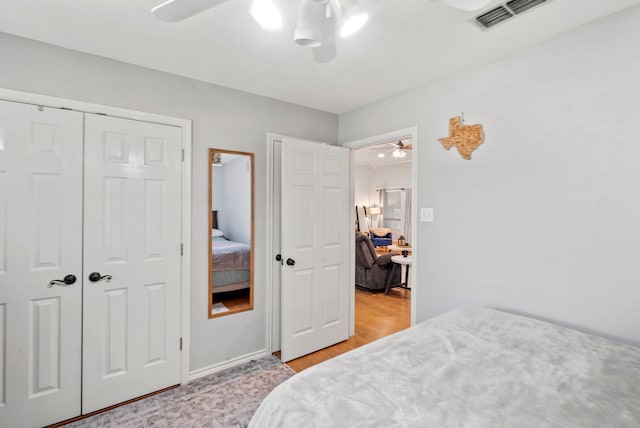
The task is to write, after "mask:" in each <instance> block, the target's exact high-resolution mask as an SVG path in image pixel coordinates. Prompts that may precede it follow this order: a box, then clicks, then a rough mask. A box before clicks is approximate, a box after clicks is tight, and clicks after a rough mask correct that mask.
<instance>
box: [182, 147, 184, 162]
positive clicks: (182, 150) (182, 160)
mask: <svg viewBox="0 0 640 428" xmlns="http://www.w3.org/2000/svg"><path fill="white" fill-rule="evenodd" d="M182 162H184V149H182Z"/></svg>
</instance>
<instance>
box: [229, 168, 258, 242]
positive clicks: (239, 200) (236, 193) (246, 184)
mask: <svg viewBox="0 0 640 428" xmlns="http://www.w3.org/2000/svg"><path fill="white" fill-rule="evenodd" d="M250 167H251V159H250V158H249V156H240V157H238V158H236V159H234V160H232V161H230V162H226V163H225V164H224V167H223V169H224V175H225V180H224V182H225V189H224V190H225V216H226V217H227V220H226V223H225V225H226V226H225V228H226V229H225V231H224V233H225V236H226V237H227V238H229V239H230V240H232V241H236V242H242V243H243V244H251V168H250Z"/></svg>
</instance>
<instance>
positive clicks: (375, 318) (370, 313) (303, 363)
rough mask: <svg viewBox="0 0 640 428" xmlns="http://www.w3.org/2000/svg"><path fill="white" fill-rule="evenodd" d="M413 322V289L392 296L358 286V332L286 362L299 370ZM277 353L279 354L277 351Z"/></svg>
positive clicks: (399, 290) (395, 290)
mask: <svg viewBox="0 0 640 428" xmlns="http://www.w3.org/2000/svg"><path fill="white" fill-rule="evenodd" d="M410 325H411V291H409V290H404V289H397V288H395V289H392V290H391V291H389V295H387V296H385V295H384V293H369V292H366V291H362V290H358V289H356V325H355V335H354V336H352V337H350V338H349V339H348V340H345V341H344V342H340V343H338V344H335V345H333V346H330V347H328V348H324V349H321V350H319V351H316V352H314V353H312V354H309V355H305V356H304V357H300V358H297V359H295V360H291V361H289V362H288V363H287V365H288V366H289V367H291V368H292V369H293V370H295V371H296V372H300V371H302V370H304V369H306V368H308V367H311V366H313V365H316V364H319V363H321V362H323V361H325V360H328V359H330V358H333V357H335V356H337V355H340V354H343V353H345V352H347V351H350V350H352V349H355V348H357V347H359V346H362V345H365V344H367V343H369V342H373V341H374V340H376V339H380V338H381V337H385V336H388V335H390V334H392V333H395V332H398V331H400V330H404V329H405V328H407V327H409V326H410ZM274 355H276V356H277V357H280V353H279V352H277V353H275V354H274Z"/></svg>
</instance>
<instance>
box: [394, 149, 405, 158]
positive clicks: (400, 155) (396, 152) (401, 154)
mask: <svg viewBox="0 0 640 428" xmlns="http://www.w3.org/2000/svg"><path fill="white" fill-rule="evenodd" d="M391 156H393V157H394V158H406V157H407V151H406V150H405V149H395V150H394V151H393V152H392V153H391Z"/></svg>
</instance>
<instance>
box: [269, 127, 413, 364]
mask: <svg viewBox="0 0 640 428" xmlns="http://www.w3.org/2000/svg"><path fill="white" fill-rule="evenodd" d="M282 138H285V137H283V136H280V135H276V134H269V135H268V137H267V142H268V174H267V177H268V180H269V182H268V185H267V188H268V192H269V194H268V195H267V200H268V201H269V202H268V207H267V218H266V220H267V221H266V223H267V225H269V226H268V228H269V230H268V239H267V241H268V248H269V251H268V254H267V257H268V259H267V266H268V268H267V270H268V278H269V282H270V284H271V287H270V288H268V298H267V314H268V316H269V317H270V319H268V322H267V325H266V335H267V350H268V351H269V352H276V351H279V350H280V330H281V322H280V316H281V315H280V298H281V296H280V287H279V284H280V276H281V272H280V267H279V265H278V263H275V262H274V260H277V256H278V254H279V246H280V242H279V237H280V220H279V219H280V212H279V209H280V208H279V206H280V203H279V199H278V198H279V197H280V194H279V188H280V186H281V183H280V164H279V162H280V145H279V142H280V141H282ZM401 138H409V139H410V140H411V142H412V144H413V162H411V166H410V170H411V186H410V188H409V190H408V191H409V194H410V197H411V200H414V201H415V199H416V198H415V196H416V193H417V156H416V152H417V150H416V149H417V146H416V143H417V127H412V128H406V129H401V130H398V131H393V132H390V133H386V134H381V135H375V136H372V137H368V138H365V139H362V140H358V141H353V142H349V143H347V144H344V145H343V147H345V148H349V149H357V148H365V147H369V146H374V145H377V144H381V143H386V142H388V141H393V140H397V139H401ZM352 152H353V150H352ZM351 163H352V166H353V159H352V160H351ZM353 174H354V171H353V167H352V168H351V173H350V180H349V181H350V187H351V191H350V193H351V196H350V199H351V202H352V203H351V206H352V207H354V206H355V203H354V175H353ZM351 211H352V214H351V219H350V223H349V224H350V225H354V224H355V222H356V213H355V210H353V209H352V210H351ZM416 212H417V209H416V207H415V204H414V205H413V206H412V207H411V220H410V222H411V230H413V231H415V230H416ZM350 230H353V228H352V226H350ZM411 240H412V239H410V240H409V242H411ZM351 241H353V238H352V239H351ZM415 244H417V243H415ZM350 245H351V250H350V255H349V259H350V260H349V266H350V278H351V280H350V284H354V274H353V273H354V272H355V243H354V242H352V243H351V244H350ZM417 247H418V246H417V245H413V247H412V251H413V254H416V253H417V251H418V248H417ZM416 273H417V269H416V268H415V267H413V268H412V270H411V278H417V275H416ZM410 281H413V280H410ZM410 293H411V294H412V296H411V297H412V299H411V303H410V308H411V309H410V312H411V315H410V324H411V325H413V324H414V323H415V295H416V292H415V290H414V291H412V292H410ZM356 300H357V299H356V289H355V287H353V286H350V287H349V304H348V307H349V336H350V337H352V336H354V335H355V318H356Z"/></svg>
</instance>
